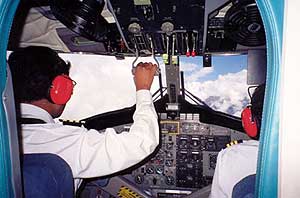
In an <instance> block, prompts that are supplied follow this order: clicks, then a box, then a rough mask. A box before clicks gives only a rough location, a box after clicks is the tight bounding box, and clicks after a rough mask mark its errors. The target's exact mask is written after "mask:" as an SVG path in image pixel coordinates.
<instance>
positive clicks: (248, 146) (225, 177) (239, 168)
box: [210, 140, 258, 198]
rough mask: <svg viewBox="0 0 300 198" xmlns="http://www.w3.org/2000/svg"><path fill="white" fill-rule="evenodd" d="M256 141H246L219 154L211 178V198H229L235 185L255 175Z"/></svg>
mask: <svg viewBox="0 0 300 198" xmlns="http://www.w3.org/2000/svg"><path fill="white" fill-rule="evenodd" d="M257 153H258V141H256V140H248V141H244V142H243V143H240V144H236V145H232V146H230V147H229V148H226V149H223V150H222V151H220V152H219V154H218V158H217V165H216V169H215V173H214V177H213V182H212V188H211V194H210V197H211V198H223V197H228V198H231V195H232V190H233V187H234V185H235V184H237V183H238V182H239V181H240V180H241V179H243V178H245V177H247V176H248V175H252V174H256V165H257Z"/></svg>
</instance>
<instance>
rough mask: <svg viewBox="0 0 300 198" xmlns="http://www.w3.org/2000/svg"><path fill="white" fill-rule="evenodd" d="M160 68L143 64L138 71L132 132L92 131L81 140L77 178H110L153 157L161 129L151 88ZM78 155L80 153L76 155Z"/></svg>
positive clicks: (135, 78) (138, 67) (109, 129)
mask: <svg viewBox="0 0 300 198" xmlns="http://www.w3.org/2000/svg"><path fill="white" fill-rule="evenodd" d="M155 71H156V65H152V64H151V63H145V64H141V63H140V64H139V65H138V66H137V68H136V71H135V77H134V80H135V84H136V90H137V92H136V111H135V113H134V115H133V120H134V122H133V124H132V126H131V128H130V131H129V132H123V133H121V134H117V133H116V132H115V130H114V129H112V128H108V129H106V131H105V133H99V132H98V131H96V130H89V131H87V132H86V133H85V134H83V136H82V137H81V138H80V139H81V140H80V141H81V143H80V145H79V148H78V153H77V154H78V156H77V159H78V160H77V163H76V169H75V170H76V172H74V173H73V174H74V177H75V178H76V177H77V178H88V177H96V176H103V175H108V174H111V173H114V172H117V171H120V170H123V169H125V168H128V167H130V166H132V165H134V164H136V163H138V162H140V161H141V160H143V159H144V158H145V157H147V156H148V155H149V154H151V153H152V152H153V151H154V149H155V148H156V147H157V145H158V143H159V126H158V120H157V114H156V111H155V109H154V105H153V101H152V95H151V93H150V91H149V90H150V87H151V84H152V81H153V77H154V74H155ZM74 154H75V155H76V153H74Z"/></svg>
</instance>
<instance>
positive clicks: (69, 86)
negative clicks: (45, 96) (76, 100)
mask: <svg viewBox="0 0 300 198" xmlns="http://www.w3.org/2000/svg"><path fill="white" fill-rule="evenodd" d="M75 85H76V82H75V81H74V80H72V79H71V78H70V77H69V76H68V75H65V74H62V75H58V76H56V77H55V78H54V79H53V81H52V85H51V87H50V90H49V97H50V100H51V101H52V102H53V103H55V104H59V105H64V104H66V103H67V102H68V101H69V100H70V98H71V96H72V94H73V88H74V86H75Z"/></svg>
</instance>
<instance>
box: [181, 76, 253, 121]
mask: <svg viewBox="0 0 300 198" xmlns="http://www.w3.org/2000/svg"><path fill="white" fill-rule="evenodd" d="M246 79H247V71H246V70H242V71H240V72H237V73H229V74H226V75H219V76H218V78H217V80H214V81H206V82H202V83H200V82H197V81H194V82H191V81H187V82H185V87H186V89H187V90H188V91H190V92H191V93H193V94H194V95H196V96H197V97H199V98H200V99H201V100H203V101H205V102H206V103H207V104H209V106H210V107H212V108H213V109H215V110H217V111H222V112H225V113H229V114H232V115H235V116H240V113H241V110H242V109H243V108H244V107H245V105H246V104H247V103H248V102H249V99H248V94H247V88H248V86H247V84H246Z"/></svg>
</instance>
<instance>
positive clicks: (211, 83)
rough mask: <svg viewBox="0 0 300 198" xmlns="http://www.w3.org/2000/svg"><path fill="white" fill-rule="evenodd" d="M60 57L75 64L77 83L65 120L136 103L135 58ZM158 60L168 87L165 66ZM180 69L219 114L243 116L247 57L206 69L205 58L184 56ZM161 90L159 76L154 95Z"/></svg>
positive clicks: (214, 63)
mask: <svg viewBox="0 0 300 198" xmlns="http://www.w3.org/2000/svg"><path fill="white" fill-rule="evenodd" d="M60 56H61V57H62V58H63V59H65V60H68V61H70V62H71V64H72V67H71V71H70V76H71V77H72V78H73V79H74V80H75V81H76V82H77V85H76V87H75V89H74V92H73V96H72V98H71V100H70V101H69V103H68V104H67V106H66V109H65V111H64V113H63V115H62V116H61V118H62V119H72V120H73V119H74V120H80V119H84V118H87V117H90V116H93V115H96V114H101V113H105V112H108V111H113V110H117V109H121V108H124V107H129V106H132V105H133V104H135V86H134V81H133V76H132V74H131V68H132V62H133V60H134V58H133V57H126V58H125V59H124V60H117V59H116V58H115V57H113V56H101V55H92V54H91V55H87V54H60ZM158 60H159V62H160V67H161V72H162V77H163V78H162V80H163V84H164V85H165V84H166V83H165V67H164V64H163V63H162V61H161V59H158ZM140 61H146V62H153V59H152V58H139V59H138V61H137V62H140ZM180 68H181V70H182V71H184V80H185V88H186V89H187V90H188V91H189V92H191V93H193V94H194V95H196V96H197V97H198V98H200V99H201V100H203V101H205V102H206V103H207V104H208V105H209V106H210V107H212V108H213V109H215V110H217V111H222V112H225V113H229V114H232V115H235V116H240V112H241V110H242V108H243V107H244V106H246V105H247V103H248V96H247V84H246V78H247V70H246V69H247V57H246V56H230V57H228V56H226V57H225V58H224V57H221V56H216V57H212V67H207V68H203V67H202V57H189V58H187V57H180ZM158 88H159V82H158V77H155V78H154V82H153V84H152V87H151V92H152V93H154V92H155V91H156V90H158Z"/></svg>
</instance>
